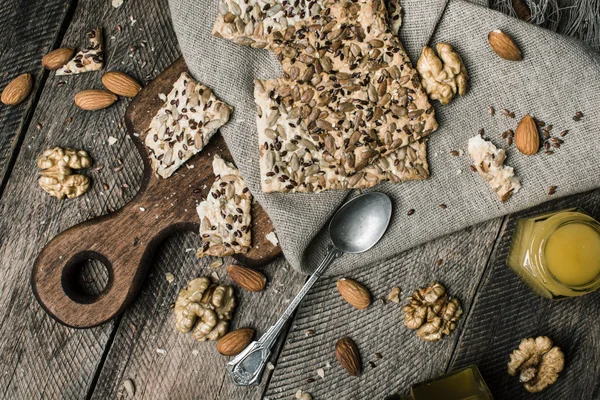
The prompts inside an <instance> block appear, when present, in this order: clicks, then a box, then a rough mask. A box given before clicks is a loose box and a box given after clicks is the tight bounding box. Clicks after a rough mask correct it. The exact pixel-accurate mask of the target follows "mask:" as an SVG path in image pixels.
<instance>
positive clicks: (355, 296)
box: [337, 278, 371, 310]
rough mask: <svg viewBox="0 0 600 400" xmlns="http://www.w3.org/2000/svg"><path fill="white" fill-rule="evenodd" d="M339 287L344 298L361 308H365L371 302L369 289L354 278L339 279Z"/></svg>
mask: <svg viewBox="0 0 600 400" xmlns="http://www.w3.org/2000/svg"><path fill="white" fill-rule="evenodd" d="M337 288H338V291H339V292H340V294H341V295H342V297H343V298H344V300H346V301H347V302H348V303H350V304H351V305H352V306H353V307H355V308H358V309H359V310H364V309H365V308H367V307H369V304H371V293H369V290H368V289H367V288H366V287H364V286H363V285H362V284H360V283H358V282H356V281H355V280H353V279H348V278H341V279H338V281H337Z"/></svg>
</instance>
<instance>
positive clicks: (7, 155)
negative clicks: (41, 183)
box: [0, 0, 73, 192]
mask: <svg viewBox="0 0 600 400" xmlns="http://www.w3.org/2000/svg"><path fill="white" fill-rule="evenodd" d="M71 3H73V1H72V0H53V1H40V2H36V4H35V7H32V6H31V5H32V4H33V3H30V2H27V1H2V4H0V22H1V23H0V91H1V90H2V89H4V87H5V86H6V85H7V84H8V83H9V82H10V81H11V80H13V79H14V78H16V77H17V76H19V75H21V74H24V73H26V72H27V73H30V74H31V76H32V77H33V80H34V88H33V91H32V94H31V95H30V96H29V97H28V98H27V100H26V101H25V102H23V103H21V104H20V105H18V106H13V107H9V106H5V105H4V104H0V192H1V191H2V188H3V187H4V184H5V180H6V173H7V171H8V169H9V164H10V162H11V159H12V158H13V156H14V155H15V154H16V150H17V148H18V143H19V140H20V139H21V138H22V136H23V134H24V128H25V125H26V124H27V122H28V116H29V115H30V114H31V111H32V106H33V105H34V104H35V99H36V97H37V96H38V94H39V92H40V91H41V89H42V86H43V85H42V84H41V83H42V81H43V79H44V77H45V76H46V73H45V72H44V69H43V68H42V62H41V60H42V56H43V55H44V54H46V53H47V52H48V51H49V50H51V49H52V46H54V43H55V42H56V40H57V36H58V35H59V29H60V27H61V26H63V23H64V22H65V17H66V16H67V12H68V9H69V6H70V4H71Z"/></svg>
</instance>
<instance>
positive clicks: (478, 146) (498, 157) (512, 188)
mask: <svg viewBox="0 0 600 400" xmlns="http://www.w3.org/2000/svg"><path fill="white" fill-rule="evenodd" d="M469 154H470V155H471V157H472V158H473V161H474V165H475V168H476V169H477V172H479V175H481V176H482V177H483V179H485V180H486V181H487V182H488V183H489V184H490V186H491V187H492V189H494V191H495V192H496V193H497V194H498V197H500V201H501V202H505V201H506V200H508V199H509V198H510V197H511V196H512V195H513V194H515V193H517V192H518V191H519V189H521V182H520V179H519V178H518V177H516V176H515V173H514V171H513V168H512V167H509V166H507V165H504V160H505V159H506V152H505V151H504V149H497V148H496V146H494V144H493V143H492V142H489V141H487V140H484V139H483V138H482V137H481V136H480V135H477V136H475V137H472V138H471V139H469Z"/></svg>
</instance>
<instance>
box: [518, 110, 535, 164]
mask: <svg viewBox="0 0 600 400" xmlns="http://www.w3.org/2000/svg"><path fill="white" fill-rule="evenodd" d="M515 146H517V149H518V150H519V151H520V152H521V153H523V154H526V155H532V154H535V153H537V152H538V150H539V148H540V135H539V134H538V128H537V124H536V123H535V120H534V119H533V117H532V116H531V115H529V114H526V115H525V116H524V117H523V119H522V120H521V121H520V122H519V124H518V125H517V129H516V130H515Z"/></svg>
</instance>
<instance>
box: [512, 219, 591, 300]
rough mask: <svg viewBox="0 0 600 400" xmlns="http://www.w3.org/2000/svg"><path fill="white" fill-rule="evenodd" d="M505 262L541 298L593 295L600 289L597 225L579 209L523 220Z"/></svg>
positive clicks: (518, 226)
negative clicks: (592, 293)
mask: <svg viewBox="0 0 600 400" xmlns="http://www.w3.org/2000/svg"><path fill="white" fill-rule="evenodd" d="M506 263H507V265H508V266H509V267H511V268H512V269H513V270H514V271H515V272H517V274H519V276H521V278H523V280H524V281H525V282H526V283H527V284H529V286H531V287H532V288H533V289H534V290H535V292H536V293H538V294H539V295H541V296H543V297H547V298H551V299H559V298H564V297H573V296H581V295H583V294H586V293H589V292H592V291H594V290H596V289H598V288H599V287H600V223H598V221H596V220H595V219H593V218H592V217H590V216H589V215H587V214H586V213H585V212H584V211H583V210H581V209H569V210H563V211H558V212H553V213H549V214H543V215H539V216H535V217H531V218H522V219H520V220H519V221H518V222H517V226H516V229H515V234H514V236H513V241H512V243H511V246H510V250H509V254H508V258H507V260H506Z"/></svg>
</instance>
